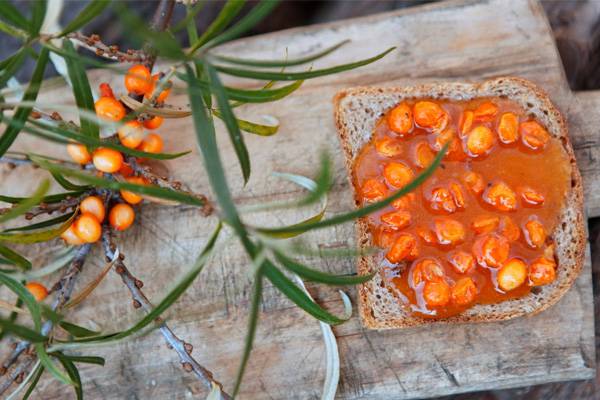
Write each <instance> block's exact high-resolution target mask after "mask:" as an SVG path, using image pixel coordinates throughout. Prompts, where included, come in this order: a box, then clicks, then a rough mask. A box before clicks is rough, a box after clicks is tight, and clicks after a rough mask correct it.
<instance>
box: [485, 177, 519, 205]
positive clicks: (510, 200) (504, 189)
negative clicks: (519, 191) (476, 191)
mask: <svg viewBox="0 0 600 400" xmlns="http://www.w3.org/2000/svg"><path fill="white" fill-rule="evenodd" d="M483 200H485V202H486V203H488V204H491V205H492V206H494V207H496V208H497V209H498V210H500V211H513V210H516V208H517V195H516V193H515V192H514V191H513V190H512V189H511V188H510V187H509V186H508V185H507V184H506V183H504V182H502V181H499V182H496V183H494V184H493V185H492V186H490V187H488V188H487V190H486V191H485V193H484V194H483Z"/></svg>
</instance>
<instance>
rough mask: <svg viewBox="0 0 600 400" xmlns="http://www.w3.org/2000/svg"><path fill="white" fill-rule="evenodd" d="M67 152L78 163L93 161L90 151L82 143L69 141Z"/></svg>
mask: <svg viewBox="0 0 600 400" xmlns="http://www.w3.org/2000/svg"><path fill="white" fill-rule="evenodd" d="M67 153H69V156H71V158H72V159H73V161H75V162H76V163H77V164H82V165H83V164H87V163H89V162H90V161H92V156H91V155H90V152H89V151H88V150H87V147H85V146H84V145H82V144H78V143H69V144H68V145H67Z"/></svg>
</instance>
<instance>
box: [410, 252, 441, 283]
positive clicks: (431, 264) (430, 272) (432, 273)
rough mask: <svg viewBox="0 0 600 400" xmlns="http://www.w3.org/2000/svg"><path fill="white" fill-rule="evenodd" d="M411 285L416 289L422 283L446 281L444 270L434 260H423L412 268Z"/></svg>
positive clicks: (415, 263)
mask: <svg viewBox="0 0 600 400" xmlns="http://www.w3.org/2000/svg"><path fill="white" fill-rule="evenodd" d="M409 276H410V281H409V284H410V286H411V287H412V288H413V289H416V288H417V287H418V286H419V285H420V284H421V282H439V281H443V280H444V268H443V267H442V265H441V264H440V263H439V262H438V261H437V260H436V259H434V258H423V259H422V260H419V261H416V262H414V263H413V265H412V266H411V268H410V275H409Z"/></svg>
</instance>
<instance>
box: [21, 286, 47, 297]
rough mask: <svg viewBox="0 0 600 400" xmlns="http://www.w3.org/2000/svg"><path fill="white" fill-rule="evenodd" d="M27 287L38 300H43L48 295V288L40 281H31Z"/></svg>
mask: <svg viewBox="0 0 600 400" xmlns="http://www.w3.org/2000/svg"><path fill="white" fill-rule="evenodd" d="M25 288H26V289H27V290H28V291H29V293H31V295H32V296H33V298H34V299H35V300H36V301H42V300H44V299H45V298H46V297H47V296H48V289H46V287H45V286H44V285H42V284H41V283H38V282H29V283H27V284H26V285H25Z"/></svg>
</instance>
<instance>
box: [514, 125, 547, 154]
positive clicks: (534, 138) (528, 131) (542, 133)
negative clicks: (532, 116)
mask: <svg viewBox="0 0 600 400" xmlns="http://www.w3.org/2000/svg"><path fill="white" fill-rule="evenodd" d="M519 133H520V134H521V140H522V141H523V144H524V145H525V146H527V147H529V148H530V149H532V150H540V149H543V148H544V146H546V143H548V141H549V140H550V135H549V134H548V131H547V130H546V129H544V127H543V126H541V125H540V124H538V123H537V122H536V121H525V122H521V125H519Z"/></svg>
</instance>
